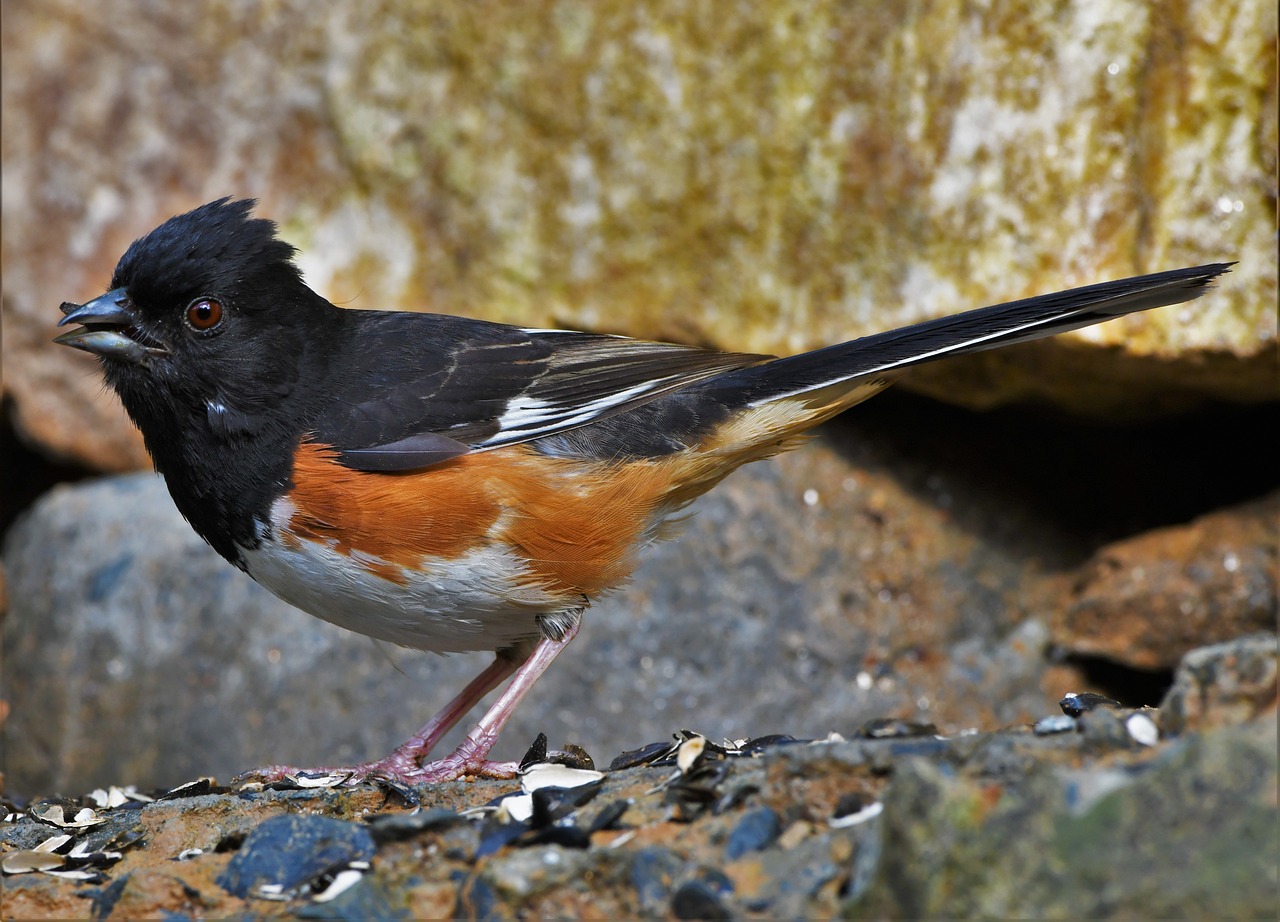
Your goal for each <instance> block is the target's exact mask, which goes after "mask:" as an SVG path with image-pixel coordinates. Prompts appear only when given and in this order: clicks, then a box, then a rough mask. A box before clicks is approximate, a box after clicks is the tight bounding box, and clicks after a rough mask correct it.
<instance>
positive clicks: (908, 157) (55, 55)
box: [0, 0, 1277, 470]
mask: <svg viewBox="0 0 1280 922" xmlns="http://www.w3.org/2000/svg"><path fill="white" fill-rule="evenodd" d="M1159 9H1160V8H1159V7H1157V6H1154V5H1143V6H1138V7H1134V8H1130V7H1123V8H1121V7H1115V8H1114V9H1112V8H1107V9H1105V10H1102V11H1101V12H1099V10H1096V9H1093V8H1089V9H1088V11H1087V12H1086V8H1084V7H1081V8H1080V9H1078V10H1077V9H1075V8H1068V9H1067V10H1066V11H1065V12H1064V11H1063V10H1062V9H1059V8H1058V7H1053V6H1045V5H1043V4H1038V3H1032V2H1025V0H1024V2H1021V3H1018V4H1016V5H1014V6H1011V7H1002V9H1001V11H1000V12H999V13H996V12H994V11H992V10H988V9H986V8H984V7H975V6H972V5H969V4H964V3H961V2H958V0H952V2H948V3H939V4H935V5H932V6H930V7H929V8H928V9H927V10H925V11H919V10H911V8H908V7H902V6H899V5H896V4H890V5H884V6H880V7H874V8H871V7H863V6H856V5H855V6H850V5H847V4H839V3H826V4H818V5H814V4H812V3H796V2H794V0H793V2H779V3H774V4H769V5H755V4H743V5H735V6H732V7H728V8H723V9H719V8H717V9H714V10H713V9H712V8H711V7H709V6H706V5H702V4H693V5H689V6H671V7H666V8H663V9H662V10H661V11H660V12H654V11H652V10H650V9H648V8H644V7H638V6H636V5H635V4H632V3H627V2H620V0H611V2H605V3H592V4H582V3H576V4H566V5H563V6H560V7H557V9H556V12H555V13H554V14H551V15H548V14H547V13H546V11H545V10H543V9H542V8H538V7H531V6H525V5H519V4H517V5H512V6H508V7H505V8H502V9H500V10H499V9H487V8H486V9H485V10H484V11H483V12H481V11H480V10H478V9H472V8H470V7H462V8H459V9H457V10H454V11H452V12H449V13H448V14H443V13H438V12H433V11H429V10H427V9H424V8H423V7H421V6H420V5H419V4H417V3H414V2H412V0H392V2H389V3H384V4H381V5H379V6H378V7H377V8H376V9H375V8H372V7H370V8H365V7H358V6H357V7H346V6H328V5H325V6H321V7H317V6H316V5H315V4H314V3H310V2H306V0H284V2H279V3H273V4H266V5H244V4H243V3H241V2H239V0H218V2H213V3H208V4H202V5H201V6H200V7H199V9H198V10H197V9H196V8H194V7H191V8H188V7H181V8H174V7H171V6H169V5H166V4H164V3H162V2H160V0H134V2H132V3H130V4H127V5H126V6H124V7H121V8H119V9H116V10H114V11H109V10H107V9H106V8H95V9H92V10H89V9H86V10H83V11H81V12H80V13H79V14H78V15H76V16H68V15H66V14H65V10H64V9H63V8H62V7H59V6H57V5H50V4H42V3H17V4H5V5H4V22H5V28H4V30H3V43H4V47H3V52H4V53H3V61H4V65H3V68H4V73H3V77H4V79H3V81H0V85H2V86H3V105H4V111H5V112H6V113H9V117H8V118H7V121H6V127H7V129H8V130H6V131H5V132H4V136H3V142H2V143H3V157H4V163H5V172H6V177H7V179H8V182H7V184H6V190H5V191H6V195H5V209H4V235H3V239H4V243H3V249H2V251H0V254H2V255H0V269H2V271H3V274H4V279H5V334H6V335H5V337H4V343H3V350H4V351H3V361H4V367H5V371H6V375H5V382H4V388H5V393H6V395H7V396H9V397H11V398H12V399H13V401H14V403H15V413H16V419H17V422H18V425H19V426H20V428H21V429H22V430H23V431H24V432H25V433H26V434H27V435H28V436H29V437H30V438H31V439H32V440H33V441H35V442H37V443H39V444H40V445H42V446H44V448H45V450H46V451H48V452H50V453H51V454H55V455H59V456H63V457H71V458H75V459H79V460H81V461H83V462H84V463H86V464H89V465H91V466H94V467H97V468H100V469H111V470H122V469H127V468H133V467H141V466H143V465H144V464H145V459H144V457H143V454H142V449H141V443H140V442H139V440H138V438H137V435H136V433H134V432H133V430H132V429H131V428H130V427H129V426H128V425H127V424H126V423H125V421H124V417H123V414H122V413H121V412H120V409H119V406H118V404H117V403H116V402H115V401H114V398H111V397H110V396H109V395H107V394H106V393H105V392H104V391H103V389H102V388H101V386H100V385H99V383H98V380H97V377H96V375H95V374H93V372H92V362H91V360H89V359H88V358H87V357H85V356H81V355H77V354H73V353H72V351H71V350H68V349H60V348H58V347H56V346H54V345H52V344H51V343H50V339H51V338H52V336H53V333H54V330H53V323H54V321H55V320H56V319H57V305H58V304H59V302H61V301H63V300H68V299H70V300H83V299H84V298H86V297H89V296H91V295H94V294H97V293H99V292H101V291H103V290H104V288H105V286H106V284H107V282H108V280H109V278H110V276H111V270H112V267H113V266H114V264H115V261H116V259H117V258H118V257H119V256H120V254H121V253H122V252H123V251H124V249H125V247H126V246H127V245H128V243H129V242H130V241H131V240H132V239H134V238H135V237H137V236H139V235H140V234H142V233H144V232H146V231H147V230H149V229H151V228H152V227H154V226H155V225H156V224H158V223H159V222H160V221H161V220H163V219H164V218H166V217H168V216H170V215H172V214H174V213H176V212H178V211H184V210H187V209H188V208H190V207H192V206H194V205H196V204H198V203H200V202H203V201H207V200H210V199H213V198H216V197H220V196H223V195H229V194H231V195H256V196H258V197H260V198H261V199H262V200H263V205H262V208H263V211H264V212H265V213H266V214H268V215H270V216H272V217H275V218H277V219H279V220H280V221H282V222H283V223H284V230H285V233H286V235H287V237H288V238H289V239H290V240H291V241H292V242H293V243H295V244H296V245H298V246H300V247H301V248H302V249H303V259H302V265H303V268H304V270H305V272H306V274H307V276H308V277H309V279H310V280H311V282H312V283H313V284H315V285H316V286H317V287H318V288H319V290H321V292H322V293H324V294H325V295H327V296H328V297H330V298H331V299H333V300H335V301H336V302H338V303H344V304H352V305H353V306H356V307H378V308H411V309H419V310H422V309H430V310H438V311H445V312H460V313H467V314H478V315H483V316H486V317H490V318H492V319H497V320H508V321H513V322H519V323H522V324H525V325H548V324H552V325H556V326H566V325H567V326H578V327H588V328H593V329H599V330H604V331H610V332H626V333H631V334H635V335H642V336H653V337H663V338H674V339H680V340H686V341H704V342H711V343H715V344H717V345H720V346H723V347H729V348H736V349H745V350H750V351H771V352H793V351H798V350H800V349H803V348H806V347H812V346H818V345H824V344H827V343H830V342H834V341H838V340H842V339H847V338H851V337H853V336H856V335H859V334H862V333H866V332H869V331H872V330H881V329H885V328H888V327H891V326H894V325H896V324H900V323H903V322H909V321H912V320H918V319H922V318H923V317H924V316H926V315H935V314H943V313H948V312H953V311H956V310H959V309H962V308H965V307H974V306H979V305H981V304H986V303H991V302H994V301H998V300H1003V299H1010V298H1016V297H1021V296H1024V295H1028V294H1034V293H1037V292H1040V291H1046V290H1053V289H1057V288H1061V287H1066V286H1068V285H1071V284H1085V283H1088V282H1094V281H1100V280H1103V279H1105V278H1111V277H1117V276H1122V275H1127V274H1133V273H1136V272H1140V271H1149V270H1154V269H1157V268H1170V267H1173V266H1176V265H1182V264H1195V263H1200V262H1208V261H1211V260H1225V259H1238V260H1240V264H1239V266H1237V268H1236V270H1235V271H1234V272H1233V273H1232V274H1231V275H1230V276H1229V277H1227V278H1226V279H1225V280H1224V281H1223V283H1222V284H1221V286H1220V290H1219V291H1218V292H1217V293H1215V294H1214V295H1213V296H1212V297H1211V298H1209V299H1207V300H1205V301H1203V302H1201V303H1199V304H1197V305H1196V306H1195V307H1194V308H1185V309H1176V310H1169V311H1164V312H1161V313H1159V314H1157V315H1148V316H1145V317H1143V318H1134V319H1132V320H1131V321H1126V322H1124V323H1121V324H1116V325H1113V326H1111V327H1109V328H1107V329H1105V330H1098V329H1095V330H1092V331H1091V332H1088V333H1081V334H1076V335H1073V336H1072V338H1071V341H1072V345H1071V346H1070V347H1067V346H1066V345H1064V344H1063V343H1052V344H1043V345H1039V346H1036V347H1032V348H1028V349H1024V350H1021V351H1019V352H1015V353H1009V352H999V353H990V354H987V355H986V356H984V357H979V358H975V359H974V360H972V361H969V362H966V363H964V364H962V365H951V366H946V367H939V368H936V369H929V370H927V371H925V370H922V372H921V373H920V374H919V375H917V376H916V377H915V382H916V383H915V385H914V386H917V387H920V388H922V389H927V390H928V391H929V392H930V393H932V394H935V395H938V396H940V397H942V398H945V399H948V400H957V401H961V402H964V403H967V404H970V405H992V404H995V403H998V402H1005V401H1008V400H1010V399H1050V400H1053V401H1055V402H1058V403H1061V404H1064V405H1069V406H1072V407H1075V408H1077V409H1087V410H1090V411H1094V412H1099V413H1107V412H1110V413H1118V412H1125V413H1129V414H1139V415H1147V414H1149V413H1150V412H1152V409H1153V408H1154V407H1159V408H1162V409H1164V410H1168V409H1170V408H1174V407H1178V406H1185V405H1188V404H1192V403H1199V402H1201V401H1203V400H1204V399H1205V398H1206V397H1222V398H1230V399H1235V400H1245V401H1258V400H1267V399H1272V398H1273V397H1274V393H1275V391H1274V386H1275V383H1274V366H1273V363H1272V358H1273V352H1274V346H1275V336H1276V333H1275V317H1274V294H1275V290H1276V261H1275V258H1274V257H1275V246H1274V240H1275V233H1276V214H1275V208H1274V205H1273V202H1274V181H1273V180H1274V176H1275V166H1276V164H1275V150H1276V145H1277V141H1276V137H1277V131H1276V124H1277V120H1276V117H1275V100H1276V67H1275V61H1276V41H1275V39H1276V22H1275V15H1274V9H1273V4H1271V3H1270V2H1268V0H1243V2H1240V3H1238V4H1235V5H1233V6H1232V7H1231V13H1230V14H1229V15H1224V14H1223V12H1222V10H1221V8H1220V6H1219V5H1218V4H1215V3H1211V2H1209V0H1195V2H1192V3H1190V4H1189V5H1188V6H1187V8H1186V10H1185V13H1184V14H1183V15H1179V16H1166V15H1160V13H1159ZM30 36H40V41H31V40H30ZM140 61H146V62H147V64H146V66H145V67H143V66H139V62H140ZM264 87H270V88H271V91H270V92H263V88H264ZM104 113H109V117H104ZM90 153H91V154H92V155H91V156H90V155H89V154H90ZM1099 345H1106V346H1109V347H1112V348H1107V349H1097V348H1090V347H1091V346H1099ZM1178 356H1181V357H1184V358H1185V359H1186V360H1185V361H1169V359H1170V358H1173V357H1178Z"/></svg>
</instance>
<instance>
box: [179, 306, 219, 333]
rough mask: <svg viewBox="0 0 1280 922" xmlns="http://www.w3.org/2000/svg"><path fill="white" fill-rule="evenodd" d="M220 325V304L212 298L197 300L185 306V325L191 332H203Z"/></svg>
mask: <svg viewBox="0 0 1280 922" xmlns="http://www.w3.org/2000/svg"><path fill="white" fill-rule="evenodd" d="M220 323H222V302H221V301H215V300H214V299H213V298H199V299H197V300H195V301H192V302H191V303H190V304H188V305H187V324H188V325H189V326H190V327H191V329H193V330H199V331H200V332H202V333H203V332H205V331H207V330H212V329H213V328H214V327H216V326H217V325H218V324H220Z"/></svg>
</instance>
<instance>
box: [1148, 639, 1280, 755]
mask: <svg viewBox="0 0 1280 922" xmlns="http://www.w3.org/2000/svg"><path fill="white" fill-rule="evenodd" d="M1277 646H1278V642H1277V639H1276V635H1275V634H1274V633H1267V634H1251V635H1249V636H1247V637H1239V638H1237V639H1235V640H1230V641H1227V642H1225V643H1220V644H1214V645H1213V646H1210V647H1203V648H1201V649H1199V650H1192V651H1191V652H1190V653H1188V654H1187V655H1186V656H1185V657H1183V660H1182V664H1181V665H1180V666H1179V667H1178V671H1177V672H1176V673H1174V677H1173V687H1172V688H1170V689H1169V693H1168V694H1167V695H1166V696H1165V699H1164V701H1163V702H1162V703H1161V705H1160V729H1161V731H1162V732H1164V733H1169V734H1174V735H1177V734H1180V733H1189V732H1191V731H1194V730H1204V729H1207V728H1210V727H1218V726H1224V725H1233V724H1239V723H1244V722H1246V721H1250V720H1254V719H1258V718H1259V717H1260V716H1261V715H1265V714H1270V715H1271V717H1272V719H1274V718H1275V714H1276V695H1277Z"/></svg>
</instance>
